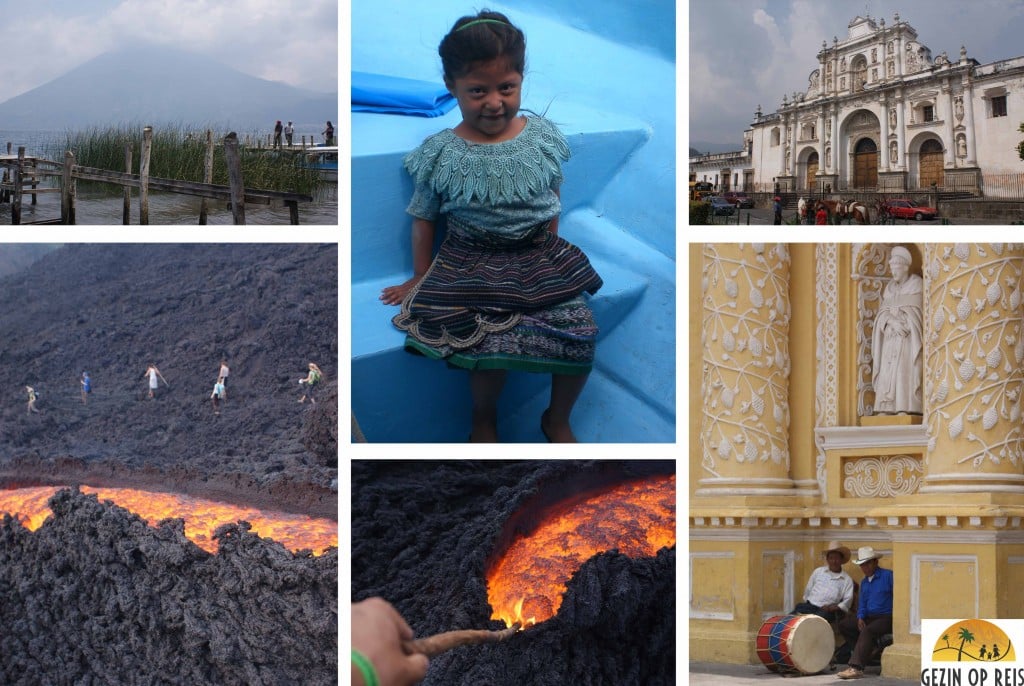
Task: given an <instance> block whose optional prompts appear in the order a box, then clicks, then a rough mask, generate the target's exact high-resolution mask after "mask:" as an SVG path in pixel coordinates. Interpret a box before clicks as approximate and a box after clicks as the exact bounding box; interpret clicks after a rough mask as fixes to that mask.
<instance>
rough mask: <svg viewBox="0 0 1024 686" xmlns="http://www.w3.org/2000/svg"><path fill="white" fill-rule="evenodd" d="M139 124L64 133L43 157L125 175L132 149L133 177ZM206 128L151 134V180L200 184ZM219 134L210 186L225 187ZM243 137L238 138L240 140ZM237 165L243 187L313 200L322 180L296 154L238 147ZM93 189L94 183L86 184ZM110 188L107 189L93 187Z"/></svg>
mask: <svg viewBox="0 0 1024 686" xmlns="http://www.w3.org/2000/svg"><path fill="white" fill-rule="evenodd" d="M142 129H143V127H142V126H141V125H138V126H135V125H126V126H117V127H107V128H99V127H93V128H88V129H83V130H80V131H68V132H65V133H64V134H63V137H62V139H61V140H60V141H57V142H53V143H51V144H50V145H48V146H47V148H46V156H47V157H49V158H50V159H52V160H55V161H58V162H62V161H63V160H64V151H65V150H71V151H72V152H73V153H74V154H75V163H76V164H80V165H82V166H86V167H96V168H99V169H108V170H112V171H124V152H125V144H126V143H129V142H130V143H131V144H132V170H131V171H132V172H133V173H138V171H139V161H140V158H141V156H142V153H141V151H142ZM206 131H207V129H206V128H190V127H186V126H181V125H178V126H169V127H163V128H154V129H153V144H152V151H151V153H150V165H149V174H150V176H154V177H158V178H165V179H177V180H181V181H197V182H201V181H203V168H204V160H205V157H206ZM225 135H226V134H224V133H218V132H216V131H215V132H214V145H215V146H216V147H215V150H214V155H213V183H215V184H221V185H227V183H228V172H227V165H226V163H225V160H224V152H223V149H222V143H223V140H224V136H225ZM244 138H245V136H244V135H240V136H239V140H240V141H241V140H244ZM239 152H240V156H241V161H242V178H243V179H244V182H245V185H246V187H247V188H259V189H263V190H275V191H288V192H293V193H306V194H310V195H312V194H313V193H314V192H315V191H316V190H317V189H318V188H320V187H321V186H322V185H323V184H324V181H323V180H322V179H321V178H320V175H319V174H318V173H317V172H316V170H311V169H304V168H302V167H301V166H299V162H300V161H301V157H300V155H297V154H274V153H272V152H269V151H267V150H266V149H265V148H264V149H259V148H247V147H245V146H244V145H243V144H240V145H239ZM90 185H93V184H90ZM95 185H96V186H97V187H100V186H102V187H106V188H110V189H111V191H112V192H120V190H119V189H117V188H116V187H114V186H111V185H109V184H95Z"/></svg>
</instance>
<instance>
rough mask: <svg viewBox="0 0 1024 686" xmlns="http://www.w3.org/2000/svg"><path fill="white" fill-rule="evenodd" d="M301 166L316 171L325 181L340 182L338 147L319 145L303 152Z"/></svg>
mask: <svg viewBox="0 0 1024 686" xmlns="http://www.w3.org/2000/svg"><path fill="white" fill-rule="evenodd" d="M301 165H302V166H303V167H305V168H306V169H315V170H316V171H317V172H318V173H319V174H320V178H321V179H323V180H324V181H333V182H334V183H337V182H338V146H336V145H318V146H314V147H312V148H306V149H305V150H304V151H303V152H302V162H301Z"/></svg>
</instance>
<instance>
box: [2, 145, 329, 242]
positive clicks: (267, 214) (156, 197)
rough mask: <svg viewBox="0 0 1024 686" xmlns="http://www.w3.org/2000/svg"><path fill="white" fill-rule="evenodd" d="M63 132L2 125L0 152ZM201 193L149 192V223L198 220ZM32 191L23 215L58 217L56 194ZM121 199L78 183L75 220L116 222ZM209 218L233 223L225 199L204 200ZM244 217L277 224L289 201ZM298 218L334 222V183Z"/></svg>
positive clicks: (252, 209)
mask: <svg viewBox="0 0 1024 686" xmlns="http://www.w3.org/2000/svg"><path fill="white" fill-rule="evenodd" d="M63 136H64V132H61V131H13V130H0V153H2V154H7V143H8V141H9V142H10V143H11V144H12V153H13V154H17V152H18V146H20V145H23V146H25V154H26V155H29V156H31V155H38V156H43V155H44V154H45V153H46V148H47V146H48V145H49V144H50V142H52V141H54V140H55V139H60V138H62V137H63ZM200 202H201V199H200V198H195V197H191V196H185V195H176V194H170V193H150V195H149V223H150V224H198V223H199V205H200ZM30 203H31V196H28V195H26V196H25V197H24V198H23V199H22V209H21V221H22V223H29V222H33V221H45V220H48V219H57V218H59V217H60V194H59V193H45V194H41V195H39V196H38V204H37V205H32V204H30ZM122 205H123V200H122V198H121V196H120V195H107V194H102V193H90V192H89V191H87V190H85V189H84V188H83V187H82V186H81V184H80V185H79V189H78V198H77V204H76V206H75V222H76V223H77V224H80V225H88V224H99V225H111V224H120V223H121V215H122ZM207 212H208V219H207V221H208V223H210V224H231V223H232V222H233V217H232V214H231V210H230V209H228V208H227V204H226V203H224V202H221V201H214V200H210V201H208V210H207ZM245 221H246V223H247V224H254V225H259V224H262V225H280V224H289V223H290V222H291V219H290V215H289V212H288V208H287V207H281V208H273V209H272V208H269V207H266V206H265V205H246V207H245ZM10 223H11V206H10V204H0V224H8V225H9V224H10ZM131 223H132V224H138V223H139V193H138V190H137V189H133V191H132V211H131ZM299 223H300V224H310V225H312V224H317V225H327V226H333V225H336V224H337V223H338V185H337V184H327V185H326V186H324V188H323V189H321V191H320V192H318V193H317V194H316V195H315V196H314V198H313V202H311V203H309V202H307V203H299Z"/></svg>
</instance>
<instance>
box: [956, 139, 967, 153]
mask: <svg viewBox="0 0 1024 686" xmlns="http://www.w3.org/2000/svg"><path fill="white" fill-rule="evenodd" d="M956 156H957V157H967V139H966V138H965V137H963V136H959V137H957V139H956Z"/></svg>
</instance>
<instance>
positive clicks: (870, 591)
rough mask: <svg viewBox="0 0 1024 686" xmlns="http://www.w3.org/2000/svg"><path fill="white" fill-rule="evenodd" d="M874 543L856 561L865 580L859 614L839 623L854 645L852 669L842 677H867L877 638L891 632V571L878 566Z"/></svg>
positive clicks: (841, 674)
mask: <svg viewBox="0 0 1024 686" xmlns="http://www.w3.org/2000/svg"><path fill="white" fill-rule="evenodd" d="M880 557H882V553H876V552H875V549H874V548H872V547H871V546H862V547H861V548H859V549H858V550H857V559H856V560H854V563H855V564H857V565H860V570H861V571H862V572H864V580H863V581H861V584H860V602H859V603H858V604H857V616H856V617H854V616H852V615H851V616H849V617H847V618H846V619H844V620H842V621H841V622H839V631H840V633H842V634H843V636H844V637H846V645H847V646H852V650H853V654H852V655H851V657H850V662H849V668H848V669H845V670H843V671H842V672H839V674H836V676H837V677H839V678H840V679H859V678H861V677H862V676H864V665H865V664H867V661H868V659H869V658H870V657H871V654H872V653H873V652H874V650H875V642H876V640H877V639H878V638H879V637H881V636H884V635H885V634H891V633H892V590H893V583H892V582H893V579H892V570H890V569H883V568H882V567H879V566H878V558H880Z"/></svg>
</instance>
